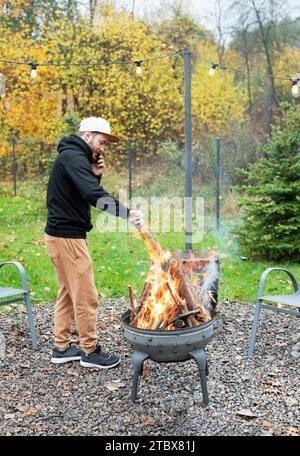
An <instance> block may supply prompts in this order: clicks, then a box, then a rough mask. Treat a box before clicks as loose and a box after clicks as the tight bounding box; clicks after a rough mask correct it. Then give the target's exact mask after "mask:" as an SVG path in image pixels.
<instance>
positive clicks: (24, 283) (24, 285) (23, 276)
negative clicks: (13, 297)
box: [0, 261, 29, 291]
mask: <svg viewBox="0 0 300 456" xmlns="http://www.w3.org/2000/svg"><path fill="white" fill-rule="evenodd" d="M6 264H13V265H14V266H16V268H17V269H18V270H19V273H20V276H21V280H22V288H23V289H24V290H26V291H29V289H28V285H27V279H26V273H25V269H24V266H23V265H22V264H21V263H19V262H18V261H4V262H3V263H0V268H2V266H4V265H6Z"/></svg>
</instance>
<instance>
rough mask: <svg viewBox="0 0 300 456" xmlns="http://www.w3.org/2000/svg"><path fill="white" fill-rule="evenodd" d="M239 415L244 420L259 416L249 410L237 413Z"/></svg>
mask: <svg viewBox="0 0 300 456" xmlns="http://www.w3.org/2000/svg"><path fill="white" fill-rule="evenodd" d="M236 414H237V415H240V416H241V417H243V418H251V419H252V418H256V417H257V415H255V414H254V413H253V412H251V410H247V409H242V410H239V411H238V412H236Z"/></svg>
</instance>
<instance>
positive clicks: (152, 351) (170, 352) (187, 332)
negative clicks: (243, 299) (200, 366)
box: [122, 310, 218, 363]
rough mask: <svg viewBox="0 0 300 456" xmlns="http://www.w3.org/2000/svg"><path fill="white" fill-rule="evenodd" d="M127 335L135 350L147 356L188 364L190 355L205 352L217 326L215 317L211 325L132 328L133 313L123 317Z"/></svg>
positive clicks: (208, 323)
mask: <svg viewBox="0 0 300 456" xmlns="http://www.w3.org/2000/svg"><path fill="white" fill-rule="evenodd" d="M122 324H123V328H124V336H125V338H126V339H127V341H128V342H129V343H130V344H131V346H132V347H133V348H134V350H136V351H139V352H143V353H147V354H149V357H150V358H151V359H152V360H153V361H157V362H159V363H164V362H165V363H167V362H178V361H186V360H188V359H191V355H190V352H193V351H196V350H199V349H204V348H205V346H206V345H207V344H208V342H209V341H210V340H211V339H212V338H213V336H214V333H215V331H216V329H217V327H218V321H217V319H216V317H214V318H213V319H212V320H210V321H209V322H207V323H205V324H203V325H200V326H195V327H193V328H184V329H174V330H170V331H165V330H163V331H159V330H151V329H140V328H133V327H132V326H131V325H130V310H127V311H126V312H124V313H123V315H122Z"/></svg>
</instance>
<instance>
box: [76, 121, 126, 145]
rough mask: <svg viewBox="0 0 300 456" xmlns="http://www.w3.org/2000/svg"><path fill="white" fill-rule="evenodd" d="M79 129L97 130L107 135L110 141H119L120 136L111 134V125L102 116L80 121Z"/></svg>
mask: <svg viewBox="0 0 300 456" xmlns="http://www.w3.org/2000/svg"><path fill="white" fill-rule="evenodd" d="M79 131H97V132H98V133H102V134H103V135H105V136H107V141H108V142H112V143H115V142H118V141H119V139H120V138H119V136H116V135H111V134H110V126H109V123H108V122H107V120H105V119H102V117H87V118H86V119H83V120H82V121H81V122H80V127H79Z"/></svg>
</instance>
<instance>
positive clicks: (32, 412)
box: [23, 407, 37, 416]
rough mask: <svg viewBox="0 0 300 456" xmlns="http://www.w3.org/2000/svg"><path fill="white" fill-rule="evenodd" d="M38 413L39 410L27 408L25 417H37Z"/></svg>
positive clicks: (24, 413)
mask: <svg viewBox="0 0 300 456" xmlns="http://www.w3.org/2000/svg"><path fill="white" fill-rule="evenodd" d="M36 412H37V410H36V409H35V408H34V407H27V408H26V409H25V410H24V412H23V416H28V415H35V414H36Z"/></svg>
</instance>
